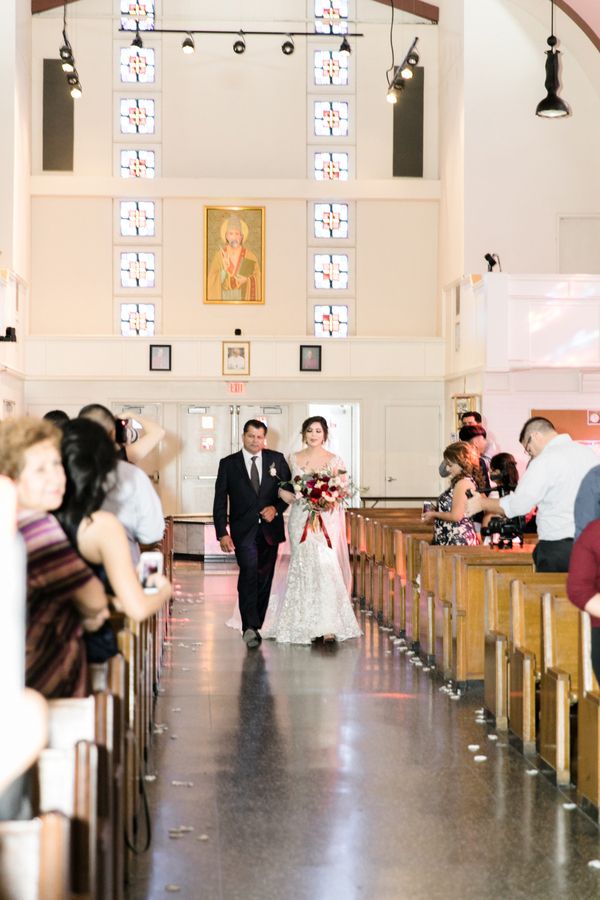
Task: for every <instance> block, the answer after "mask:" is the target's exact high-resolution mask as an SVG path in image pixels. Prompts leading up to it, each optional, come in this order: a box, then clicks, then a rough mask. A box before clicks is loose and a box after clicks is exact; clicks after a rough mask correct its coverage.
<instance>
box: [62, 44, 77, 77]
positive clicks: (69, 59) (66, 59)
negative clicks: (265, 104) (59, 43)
mask: <svg viewBox="0 0 600 900" xmlns="http://www.w3.org/2000/svg"><path fill="white" fill-rule="evenodd" d="M66 49H67V48H66V47H61V48H60V55H61V58H62V70H63V72H74V71H75V60H74V59H73V56H72V54H71V52H70V51H69V55H68V56H63V50H66Z"/></svg>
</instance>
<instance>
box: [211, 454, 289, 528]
mask: <svg viewBox="0 0 600 900" xmlns="http://www.w3.org/2000/svg"><path fill="white" fill-rule="evenodd" d="M273 469H274V471H275V475H272V474H271V471H272V470H273ZM290 479H291V472H290V469H289V466H288V464H287V462H286V461H285V457H284V455H283V454H282V453H277V451H276V450H263V451H262V478H261V481H260V490H259V492H258V494H257V493H256V491H255V490H254V488H253V487H252V484H251V483H250V476H249V475H248V470H247V469H246V463H245V461H244V455H243V453H242V451H241V450H239V451H238V452H237V453H232V454H231V456H226V457H225V458H224V459H222V460H221V462H220V463H219V472H218V474H217V480H216V483H215V500H214V504H213V519H214V523H215V531H216V533H217V538H218V539H219V540H220V539H221V538H222V537H224V536H225V535H226V534H227V506H228V501H229V530H230V533H231V537H232V539H233V543H234V544H239V543H240V542H241V541H242V540H243V538H244V537H245V536H246V535H247V534H249V533H250V532H251V531H252V529H253V528H255V527H256V526H257V525H258V524H259V519H260V517H259V511H260V510H261V509H264V507H265V506H274V507H275V508H276V510H277V513H278V515H276V516H275V518H274V519H273V521H272V522H265V521H264V520H263V519H260V527H261V528H262V530H263V534H264V537H265V540H266V542H267V543H268V544H280V543H282V541H285V529H284V525H283V518H282V514H283V513H284V512H285V509H286V507H287V503H286V502H285V501H284V500H281V499H280V497H279V496H278V491H279V483H280V482H281V481H290Z"/></svg>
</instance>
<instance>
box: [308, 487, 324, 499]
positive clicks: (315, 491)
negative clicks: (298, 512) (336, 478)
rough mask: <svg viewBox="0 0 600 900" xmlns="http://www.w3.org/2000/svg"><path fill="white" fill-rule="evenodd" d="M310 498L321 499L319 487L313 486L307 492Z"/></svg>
mask: <svg viewBox="0 0 600 900" xmlns="http://www.w3.org/2000/svg"><path fill="white" fill-rule="evenodd" d="M309 497H310V499H311V500H320V499H321V488H318V487H313V489H312V491H311V492H310V494H309Z"/></svg>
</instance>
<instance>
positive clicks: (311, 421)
mask: <svg viewBox="0 0 600 900" xmlns="http://www.w3.org/2000/svg"><path fill="white" fill-rule="evenodd" d="M317 424H318V425H320V426H321V428H322V429H323V434H324V435H325V437H324V438H323V441H326V440H327V435H328V434H329V427H328V425H327V421H326V420H325V419H324V418H323V416H309V418H308V419H305V420H304V422H303V423H302V428H301V429H300V434H301V435H302V438H303V439H304V435H305V434H306V432H307V431H308V429H309V428H310V426H311V425H317Z"/></svg>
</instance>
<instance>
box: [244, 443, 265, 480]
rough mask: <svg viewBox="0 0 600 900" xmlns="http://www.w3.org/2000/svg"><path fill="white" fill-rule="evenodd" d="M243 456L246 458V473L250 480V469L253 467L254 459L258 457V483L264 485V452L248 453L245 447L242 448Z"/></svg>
mask: <svg viewBox="0 0 600 900" xmlns="http://www.w3.org/2000/svg"><path fill="white" fill-rule="evenodd" d="M242 455H243V457H244V462H245V463H246V471H247V473H248V478H250V469H251V467H252V457H253V456H256V468H257V469H258V483H259V484H261V483H262V452H260V453H248V451H247V450H246V448H245V447H242Z"/></svg>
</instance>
